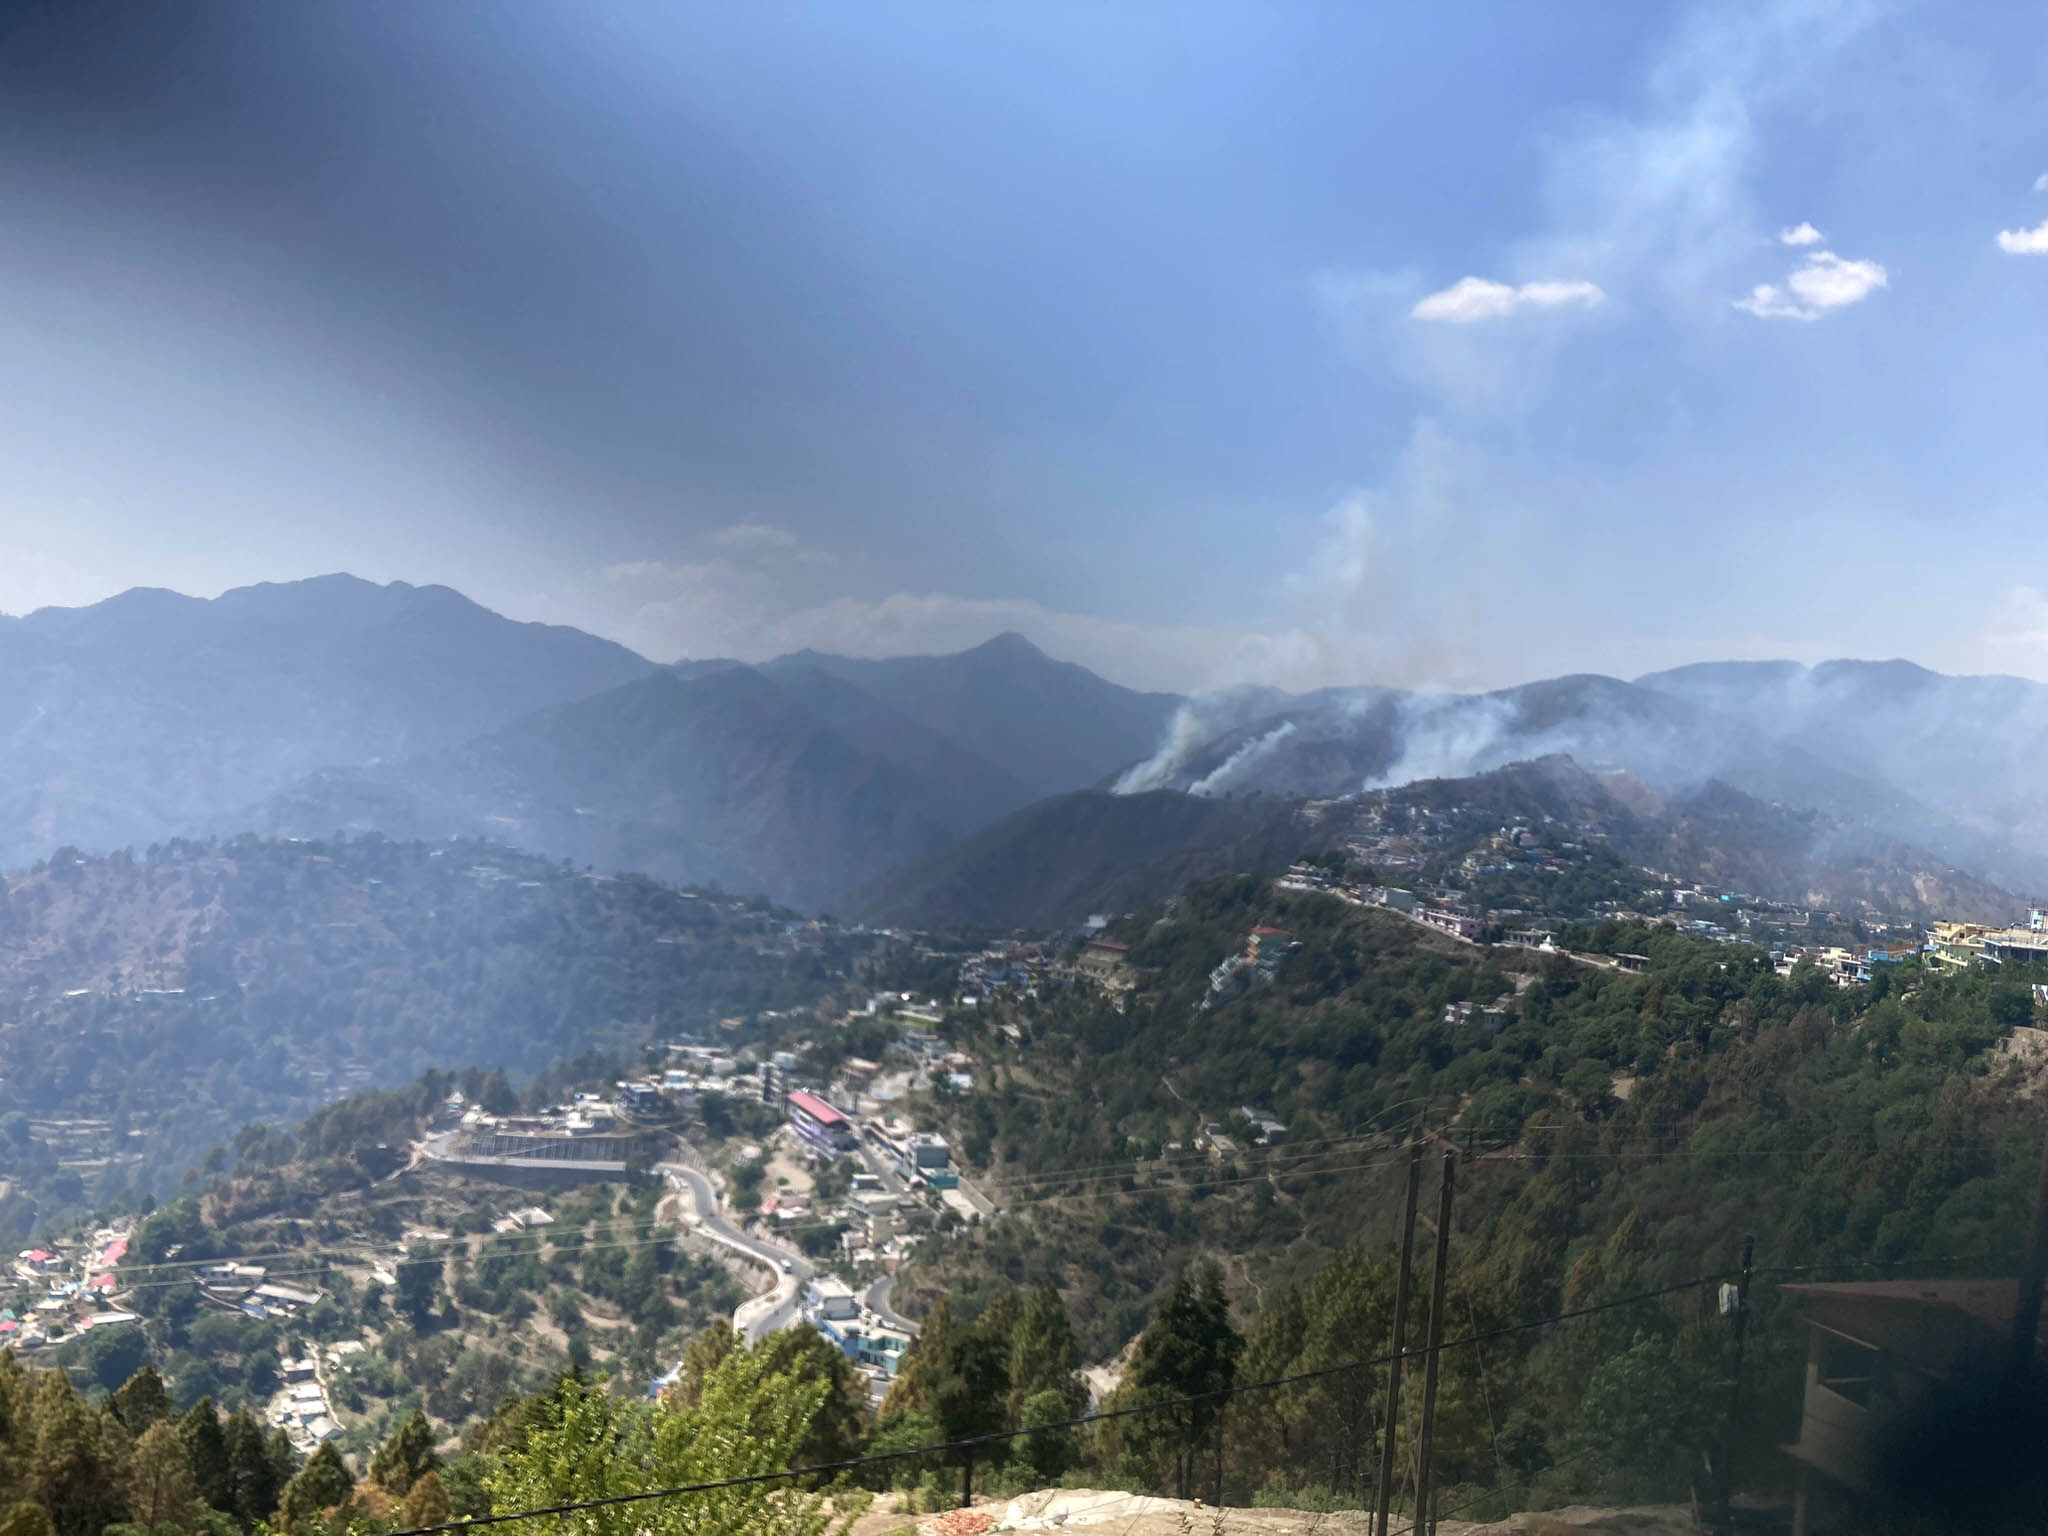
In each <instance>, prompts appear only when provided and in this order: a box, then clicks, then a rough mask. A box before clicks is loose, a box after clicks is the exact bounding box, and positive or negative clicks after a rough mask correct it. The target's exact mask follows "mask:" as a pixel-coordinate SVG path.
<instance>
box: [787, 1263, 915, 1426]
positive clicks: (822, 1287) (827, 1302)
mask: <svg viewBox="0 0 2048 1536" xmlns="http://www.w3.org/2000/svg"><path fill="white" fill-rule="evenodd" d="M802 1312H803V1318H804V1321H805V1322H807V1323H809V1324H810V1325H811V1326H812V1327H813V1328H815V1329H817V1330H818V1332H819V1333H820V1334H822V1335H823V1336H824V1338H825V1339H826V1341H827V1342H829V1343H830V1344H832V1345H833V1346H834V1347H835V1348H837V1349H838V1350H840V1351H841V1352H842V1353H843V1354H844V1355H845V1356H846V1357H847V1358H848V1359H849V1360H851V1361H853V1363H854V1364H855V1365H857V1366H859V1367H860V1368H861V1371H862V1373H863V1374H865V1375H866V1376H867V1378H868V1390H869V1394H870V1395H871V1396H872V1397H873V1398H874V1399H875V1401H877V1402H880V1401H881V1399H882V1397H883V1396H884V1395H885V1394H886V1393H887V1392H888V1390H889V1383H890V1382H892V1381H894V1380H895V1379H896V1373H897V1371H898V1369H899V1368H900V1367H901V1366H902V1364H903V1352H904V1351H905V1350H907V1349H908V1348H909V1347H910V1335H909V1334H908V1333H907V1332H905V1331H904V1330H903V1329H901V1328H897V1327H895V1326H893V1325H891V1324H890V1323H887V1322H885V1321H884V1320H883V1319H882V1317H881V1316H880V1314H878V1313H876V1312H874V1311H873V1310H871V1309H870V1308H869V1307H867V1306H866V1305H865V1304H864V1303H863V1302H862V1301H861V1299H860V1297H859V1296H858V1295H856V1294H855V1293H854V1290H853V1287H852V1286H850V1285H848V1284H847V1283H846V1282H845V1281H844V1280H841V1279H839V1278H838V1277H837V1276H836V1275H814V1276H812V1277H811V1278H810V1279H809V1280H807V1281H805V1282H804V1289H803V1303H802Z"/></svg>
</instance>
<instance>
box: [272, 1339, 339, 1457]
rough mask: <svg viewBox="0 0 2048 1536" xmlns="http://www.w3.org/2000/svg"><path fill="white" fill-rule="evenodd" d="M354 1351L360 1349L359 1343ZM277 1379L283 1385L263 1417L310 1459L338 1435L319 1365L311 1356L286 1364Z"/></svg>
mask: <svg viewBox="0 0 2048 1536" xmlns="http://www.w3.org/2000/svg"><path fill="white" fill-rule="evenodd" d="M356 1348H357V1349H358V1350H360V1349H361V1348H362V1345H361V1343H360V1342H358V1343H357V1344H356ZM279 1375H280V1376H281V1377H282V1378H283V1382H282V1385H280V1386H279V1387H278V1389H277V1395H276V1396H275V1397H274V1398H272V1399H271V1400H270V1408H269V1411H268V1413H267V1415H266V1416H267V1417H268V1418H269V1420H270V1422H271V1423H272V1424H274V1425H275V1426H277V1427H278V1428H279V1429H282V1430H283V1431H284V1432H285V1435H286V1436H287V1438H289V1439H290V1440H291V1442H292V1445H293V1446H294V1447H295V1448H297V1450H298V1451H299V1453H300V1454H301V1455H310V1454H311V1453H312V1452H313V1451H315V1450H317V1449H319V1447H320V1446H322V1445H323V1444H325V1443H326V1442H327V1441H329V1440H332V1439H333V1438H334V1437H335V1436H336V1435H338V1434H340V1433H341V1426H340V1425H338V1424H337V1423H335V1421H334V1412H333V1410H332V1409H331V1408H330V1407H329V1406H328V1403H327V1389H326V1387H325V1386H323V1385H322V1384H321V1381H320V1368H319V1363H318V1362H317V1361H316V1360H314V1359H313V1358H312V1357H311V1356H310V1355H309V1356H307V1357H306V1358H304V1359H301V1360H287V1361H285V1362H284V1363H283V1365H282V1366H281V1367H280V1368H279Z"/></svg>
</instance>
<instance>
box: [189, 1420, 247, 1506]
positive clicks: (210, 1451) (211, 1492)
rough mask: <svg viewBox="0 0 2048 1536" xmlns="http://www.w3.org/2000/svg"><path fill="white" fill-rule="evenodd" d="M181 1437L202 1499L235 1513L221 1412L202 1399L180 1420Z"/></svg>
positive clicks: (194, 1481)
mask: <svg viewBox="0 0 2048 1536" xmlns="http://www.w3.org/2000/svg"><path fill="white" fill-rule="evenodd" d="M178 1437H179V1438H180V1439H181V1440H183V1441H184V1442H185V1455H186V1457H187V1459H188V1460H189V1461H190V1463H191V1466H192V1486H193V1488H194V1490H196V1491H197V1493H198V1494H199V1497H200V1498H201V1499H203V1500H205V1501H206V1503H207V1504H208V1505H209V1506H211V1507H212V1508H214V1509H218V1510H221V1511H222V1512H224V1513H226V1514H233V1513H234V1512H235V1492H234V1480H233V1478H232V1477H231V1476H230V1475H229V1470H228V1443H227V1435H226V1432H225V1431H224V1430H223V1429H222V1428H221V1423H220V1410H219V1409H218V1408H216V1407H214V1405H213V1399H212V1398H210V1397H202V1398H201V1399H199V1401H198V1402H196V1403H194V1404H193V1405H192V1406H191V1408H189V1409H188V1410H186V1413H185V1416H184V1417H183V1418H181V1419H180V1420H178Z"/></svg>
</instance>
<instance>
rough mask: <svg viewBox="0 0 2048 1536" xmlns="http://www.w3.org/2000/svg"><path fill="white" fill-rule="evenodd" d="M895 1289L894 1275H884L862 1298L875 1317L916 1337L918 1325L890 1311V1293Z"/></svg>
mask: <svg viewBox="0 0 2048 1536" xmlns="http://www.w3.org/2000/svg"><path fill="white" fill-rule="evenodd" d="M895 1289H896V1277H895V1276H894V1275H884V1276H882V1278H881V1279H879V1280H877V1281H876V1282H875V1283H874V1284H873V1285H871V1286H869V1287H868V1289H867V1294H866V1295H864V1296H863V1297H861V1300H862V1301H864V1302H866V1303H867V1308H868V1310H869V1311H870V1312H872V1313H874V1314H875V1316H877V1317H879V1318H880V1319H881V1320H882V1321H883V1322H885V1323H887V1324H888V1325H889V1326H890V1327H891V1328H900V1329H901V1330H902V1331H903V1332H905V1333H907V1334H910V1335H912V1336H913V1337H914V1336H915V1335H916V1333H917V1324H915V1323H913V1322H912V1321H911V1320H910V1319H909V1318H907V1317H904V1316H903V1315H902V1314H900V1313H898V1312H894V1311H891V1310H890V1307H889V1293H890V1292H891V1291H893V1290H895Z"/></svg>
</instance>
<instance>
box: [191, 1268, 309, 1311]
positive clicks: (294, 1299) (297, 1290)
mask: <svg viewBox="0 0 2048 1536" xmlns="http://www.w3.org/2000/svg"><path fill="white" fill-rule="evenodd" d="M268 1276H269V1271H268V1270H266V1269H265V1268H264V1267H263V1266H262V1265H261V1264H233V1263H222V1264H209V1265H206V1266H205V1267H204V1268H202V1269H201V1270H200V1271H199V1299H200V1301H201V1303H202V1304H204V1305H208V1306H212V1307H215V1308H217V1309H219V1310H221V1311H237V1312H244V1313H247V1314H248V1315H249V1316H250V1317H286V1318H289V1317H303V1316H304V1315H305V1314H306V1313H308V1312H310V1311H312V1310H313V1308H314V1307H316V1306H318V1305H319V1304H320V1292H318V1291H314V1290H308V1289H307V1288H306V1287H304V1286H301V1285H285V1284H283V1283H282V1282H280V1281H276V1280H272V1279H270V1278H268Z"/></svg>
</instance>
